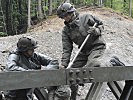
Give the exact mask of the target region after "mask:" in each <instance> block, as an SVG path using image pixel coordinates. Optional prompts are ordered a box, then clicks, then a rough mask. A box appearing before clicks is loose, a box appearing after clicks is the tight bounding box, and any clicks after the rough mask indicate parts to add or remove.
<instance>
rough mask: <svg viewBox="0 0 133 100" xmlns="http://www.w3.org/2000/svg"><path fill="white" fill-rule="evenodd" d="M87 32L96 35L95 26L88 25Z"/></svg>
mask: <svg viewBox="0 0 133 100" xmlns="http://www.w3.org/2000/svg"><path fill="white" fill-rule="evenodd" d="M87 32H88V33H89V34H91V35H95V36H96V35H98V33H97V31H96V27H89V30H88V31H87Z"/></svg>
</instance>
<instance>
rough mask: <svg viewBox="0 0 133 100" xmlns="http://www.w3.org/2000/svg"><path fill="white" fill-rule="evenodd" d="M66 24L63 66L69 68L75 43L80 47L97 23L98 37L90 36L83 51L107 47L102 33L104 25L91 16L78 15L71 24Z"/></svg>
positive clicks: (63, 34) (63, 41)
mask: <svg viewBox="0 0 133 100" xmlns="http://www.w3.org/2000/svg"><path fill="white" fill-rule="evenodd" d="M64 23H65V26H64V28H63V31H62V45H63V53H62V60H61V61H62V65H63V66H65V67H66V66H68V63H69V61H70V56H71V52H72V50H73V43H75V44H77V45H78V47H80V46H81V45H82V43H83V41H84V40H85V38H86V36H87V35H88V32H87V31H88V30H89V28H90V27H93V25H94V24H95V23H97V26H96V28H95V30H96V32H97V35H93V33H91V34H90V37H89V39H88V41H87V42H86V44H85V46H84V47H83V49H82V51H90V50H92V49H93V48H94V47H97V46H100V45H105V42H104V40H103V39H102V35H101V33H102V32H103V29H104V27H103V23H102V21H100V20H99V19H98V18H96V17H94V16H92V15H89V14H83V15H77V17H76V19H75V20H73V21H72V22H70V23H66V22H64Z"/></svg>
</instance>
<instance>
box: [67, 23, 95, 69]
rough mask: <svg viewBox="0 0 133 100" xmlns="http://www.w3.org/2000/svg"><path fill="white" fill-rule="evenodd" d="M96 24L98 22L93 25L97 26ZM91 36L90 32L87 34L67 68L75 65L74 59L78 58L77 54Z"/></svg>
mask: <svg viewBox="0 0 133 100" xmlns="http://www.w3.org/2000/svg"><path fill="white" fill-rule="evenodd" d="M96 25H97V23H95V24H94V25H93V27H96ZM89 36H90V34H88V35H87V36H86V38H85V40H84V41H83V43H82V45H81V46H80V48H79V50H78V52H77V53H76V55H75V57H74V58H73V60H72V61H71V62H70V63H69V65H68V67H67V69H68V68H71V66H72V65H73V63H74V61H75V60H76V58H77V56H78V55H79V53H80V51H81V50H82V48H83V46H84V45H85V43H86V41H87V40H88V38H89Z"/></svg>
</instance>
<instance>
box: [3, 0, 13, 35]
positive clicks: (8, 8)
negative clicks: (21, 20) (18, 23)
mask: <svg viewBox="0 0 133 100" xmlns="http://www.w3.org/2000/svg"><path fill="white" fill-rule="evenodd" d="M5 13H6V14H5V16H6V28H7V33H8V35H13V34H14V32H13V29H12V28H13V27H12V18H11V17H12V14H11V13H12V1H11V0H6V9H5Z"/></svg>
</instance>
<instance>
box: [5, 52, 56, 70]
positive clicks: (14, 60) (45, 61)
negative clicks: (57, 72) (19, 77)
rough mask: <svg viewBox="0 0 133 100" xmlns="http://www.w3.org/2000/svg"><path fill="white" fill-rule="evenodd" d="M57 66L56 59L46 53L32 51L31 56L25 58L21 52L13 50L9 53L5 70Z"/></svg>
mask: <svg viewBox="0 0 133 100" xmlns="http://www.w3.org/2000/svg"><path fill="white" fill-rule="evenodd" d="M43 66H45V67H46V66H47V68H57V67H58V61H57V60H54V59H52V58H50V57H47V56H46V55H43V54H39V53H34V54H33V56H32V57H31V58H27V57H26V56H24V55H23V54H21V53H17V52H13V53H11V54H10V55H9V57H8V61H7V65H6V70H7V71H26V70H33V69H34V70H37V69H41V67H43Z"/></svg>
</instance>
